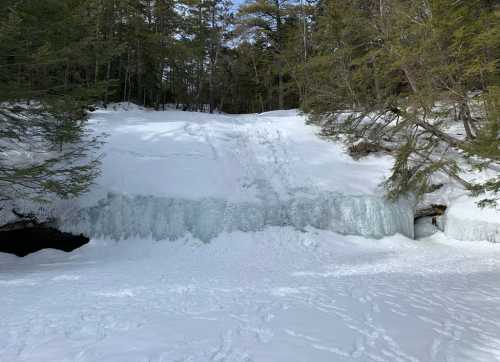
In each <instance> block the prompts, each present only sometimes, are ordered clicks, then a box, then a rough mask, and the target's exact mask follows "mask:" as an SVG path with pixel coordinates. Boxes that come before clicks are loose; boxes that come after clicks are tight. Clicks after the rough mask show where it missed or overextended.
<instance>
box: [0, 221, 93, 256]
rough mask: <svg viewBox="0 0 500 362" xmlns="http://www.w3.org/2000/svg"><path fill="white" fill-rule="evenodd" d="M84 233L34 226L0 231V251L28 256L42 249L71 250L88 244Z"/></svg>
mask: <svg viewBox="0 0 500 362" xmlns="http://www.w3.org/2000/svg"><path fill="white" fill-rule="evenodd" d="M89 241H90V239H89V238H87V237H86V236H83V235H73V234H70V233H63V232H61V231H59V230H57V229H55V228H53V227H46V226H41V225H39V226H34V227H28V228H14V229H13V230H6V231H0V252H3V253H9V254H14V255H17V256H26V255H28V254H31V253H34V252H36V251H39V250H42V249H57V250H62V251H65V252H70V251H73V250H75V249H78V248H79V247H81V246H83V245H85V244H87V243H88V242H89Z"/></svg>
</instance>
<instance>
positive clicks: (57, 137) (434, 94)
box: [0, 0, 500, 204]
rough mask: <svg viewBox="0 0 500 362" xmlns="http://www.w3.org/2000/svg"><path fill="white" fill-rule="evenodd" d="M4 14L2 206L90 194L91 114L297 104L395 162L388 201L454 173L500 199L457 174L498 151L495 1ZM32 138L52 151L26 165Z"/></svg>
mask: <svg viewBox="0 0 500 362" xmlns="http://www.w3.org/2000/svg"><path fill="white" fill-rule="evenodd" d="M0 9H1V11H2V14H5V15H4V16H3V17H2V19H1V22H0V102H1V107H0V116H1V117H2V127H1V129H0V137H1V145H0V151H2V153H1V154H2V156H1V158H0V178H1V181H0V182H1V186H0V195H1V197H2V198H3V199H6V200H8V199H12V198H15V197H36V198H40V197H42V198H43V197H46V196H47V193H55V194H58V195H60V196H63V197H71V196H74V195H77V194H79V193H81V192H82V191H84V190H85V189H86V188H87V187H88V186H89V185H90V183H91V182H92V180H93V179H94V177H95V176H96V174H97V173H98V172H99V170H98V160H93V161H91V162H89V163H82V162H77V160H82V159H83V158H85V155H86V154H87V153H88V152H89V150H91V149H93V148H95V147H98V145H99V143H100V140H99V139H97V138H92V137H90V136H89V135H87V134H86V132H85V118H86V114H87V111H88V110H92V109H94V108H95V107H99V106H103V107H106V106H107V104H109V103H113V102H133V103H136V104H139V105H143V106H146V107H151V108H154V109H157V110H159V109H165V107H175V108H176V109H181V110H185V111H202V112H210V113H212V112H224V113H231V114H240V113H256V112H265V111H270V110H276V109H291V108H300V109H302V110H303V111H304V112H306V113H307V114H308V115H309V122H312V123H316V124H319V125H321V126H322V127H323V134H324V136H327V137H334V138H342V140H344V141H345V142H346V143H347V144H348V145H350V146H351V149H352V150H358V151H359V152H361V154H362V153H363V152H364V151H367V150H368V152H371V151H373V150H375V151H383V152H389V153H391V154H393V155H395V157H396V162H395V165H394V168H393V173H392V176H391V177H390V178H389V179H388V180H387V185H386V186H387V190H388V194H389V196H393V197H397V196H399V195H401V194H404V193H407V192H409V191H411V192H416V193H417V194H421V193H425V192H427V191H429V190H432V189H435V188H436V187H439V185H436V184H435V183H433V182H431V181H430V177H431V176H432V175H433V174H434V173H436V172H444V173H446V174H448V175H449V176H451V177H453V178H454V179H456V180H457V181H458V182H460V183H461V184H462V185H463V186H464V187H465V188H466V189H468V190H470V191H471V192H474V193H484V192H489V194H488V195H489V196H488V198H486V199H485V200H484V203H485V204H491V203H494V202H495V200H496V196H494V195H495V192H497V191H498V190H499V188H500V180H499V178H498V177H492V178H490V179H488V180H487V181H485V182H481V183H470V182H468V181H466V180H463V179H461V177H460V175H459V174H460V170H461V168H462V167H463V163H462V162H461V160H465V161H464V162H466V163H467V164H468V165H469V166H470V167H474V168H478V169H482V168H485V167H486V168H487V167H496V166H491V165H492V164H494V163H498V161H499V159H500V150H499V142H500V141H499V129H500V128H499V127H500V125H499V122H500V121H499V117H500V108H499V107H500V71H499V69H500V64H499V59H500V55H499V52H500V25H499V24H500V8H499V4H498V2H497V1H495V0H467V1H460V0H459V1H455V0H422V1H410V0H353V1H340V0H339V1H336V0H326V1H323V0H317V1H313V0H301V1H291V0H249V1H246V2H244V3H242V4H233V3H231V2H230V1H228V0H175V1H174V0H156V1H153V0H109V1H108V0H106V1H105V0H68V1H59V0H46V1H36V0H22V1H21V0H11V1H8V0H4V1H2V2H1V4H0ZM23 104H24V106H22V105H23ZM346 112H349V113H348V116H346V114H347V113H346ZM449 119H453V120H454V121H456V122H457V123H458V124H460V129H461V131H460V132H458V134H453V132H449V130H447V129H445V128H446V122H445V121H446V120H449ZM26 144H29V145H30V147H31V148H32V149H35V150H39V151H40V152H43V150H47V147H49V148H50V149H51V150H52V151H54V152H52V153H50V155H47V156H46V157H43V158H42V159H41V161H40V160H38V161H37V162H28V161H27V160H25V161H26V162H18V161H19V160H17V161H16V162H13V158H12V157H11V156H12V155H13V154H17V155H18V156H19V157H20V159H22V155H20V154H19V152H18V153H16V152H17V151H19V150H17V148H19V147H21V148H22V147H24V146H21V145H26ZM359 152H358V153H359ZM5 155H10V156H9V157H6V156H5ZM14 163H15V165H14ZM469 166H467V167H469ZM497 170H498V169H497ZM491 192H493V196H491V195H492V194H491Z"/></svg>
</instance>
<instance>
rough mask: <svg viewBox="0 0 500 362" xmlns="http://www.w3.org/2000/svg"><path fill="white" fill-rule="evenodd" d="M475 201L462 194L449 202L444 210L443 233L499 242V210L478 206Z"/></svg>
mask: <svg viewBox="0 0 500 362" xmlns="http://www.w3.org/2000/svg"><path fill="white" fill-rule="evenodd" d="M477 201H478V200H476V199H474V198H471V197H468V196H463V197H460V198H459V199H457V200H455V201H454V202H452V203H451V205H450V207H449V208H448V210H447V212H446V218H445V227H444V231H445V234H446V235H447V236H449V237H450V238H453V239H457V240H464V241H490V242H494V243H500V211H499V210H496V209H493V208H488V207H485V208H480V207H478V206H477V204H476V202H477Z"/></svg>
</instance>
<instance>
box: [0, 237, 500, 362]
mask: <svg viewBox="0 0 500 362" xmlns="http://www.w3.org/2000/svg"><path fill="white" fill-rule="evenodd" d="M472 245H474V246H472ZM499 257H500V249H498V248H497V247H495V244H491V243H474V244H470V243H458V242H456V241H455V242H454V241H450V240H448V239H447V238H446V237H445V236H444V235H443V234H438V235H436V236H434V237H433V238H431V239H427V240H425V241H413V240H410V239H407V238H405V237H403V236H399V235H396V236H393V237H389V238H383V239H380V240H378V241H375V240H369V239H364V238H361V237H355V236H342V235H339V234H335V233H333V232H331V231H324V230H318V229H313V228H307V229H306V230H303V231H299V230H296V229H294V228H290V227H274V228H266V229H264V230H263V231H259V232H240V231H235V232H232V233H222V234H220V235H219V236H217V237H216V238H214V239H213V240H212V241H211V242H210V243H202V242H200V241H198V240H197V239H193V238H192V237H186V238H183V239H180V240H177V241H175V242H169V241H160V242H154V241H151V240H127V241H121V242H115V241H109V240H93V241H92V242H91V244H89V245H87V246H84V247H83V248H81V249H78V250H77V251H75V252H73V253H71V254H64V253H61V252H57V251H49V250H46V251H42V252H39V253H36V254H33V255H31V256H28V257H26V258H24V259H16V258H13V257H11V256H8V255H0V302H1V305H2V308H1V309H0V361H9V362H11V361H37V362H38V361H200V362H201V361H273V362H280V361H286V362H289V361H318V362H321V361H328V362H331V361H352V360H357V361H426V362H427V361H488V362H491V361H499V360H500V338H499V336H498V330H499V328H500V313H499V310H500V299H499V297H498V295H499V294H500V286H499V284H498V280H499V279H498V278H499V277H500V266H499V263H498V260H499Z"/></svg>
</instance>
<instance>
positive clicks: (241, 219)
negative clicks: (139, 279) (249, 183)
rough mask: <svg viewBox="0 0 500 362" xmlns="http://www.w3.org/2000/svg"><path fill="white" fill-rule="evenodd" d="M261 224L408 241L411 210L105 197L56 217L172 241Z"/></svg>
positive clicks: (330, 197)
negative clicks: (395, 236) (403, 237)
mask: <svg viewBox="0 0 500 362" xmlns="http://www.w3.org/2000/svg"><path fill="white" fill-rule="evenodd" d="M266 226H294V227H296V228H299V229H301V228H304V227H306V226H312V227H316V228H318V229H327V230H332V231H335V232H338V233H342V234H355V235H362V236H366V237H374V238H380V237H383V236H386V235H392V234H395V233H401V234H404V235H406V236H408V237H413V207H412V205H411V203H410V202H409V201H406V200H400V201H398V202H396V203H391V202H389V201H387V200H385V199H383V198H381V197H375V196H346V195H342V194H338V193H322V194H320V195H319V196H316V197H314V198H311V197H299V198H291V199H288V200H285V201H282V202H280V201H278V200H273V201H268V202H265V201H263V202H238V203H232V202H229V201H226V200H223V199H217V198H202V199H199V200H188V199H179V198H169V197H154V196H140V195H138V196H127V195H123V194H111V193H110V194H108V195H107V197H106V198H105V199H102V200H101V201H100V202H99V203H97V204H96V205H95V206H92V207H85V208H82V209H79V210H75V211H73V212H69V213H67V214H66V215H65V216H64V217H62V218H61V219H60V227H61V228H62V229H63V230H64V231H68V232H73V233H84V234H86V235H88V236H90V237H107V238H112V239H127V238H133V237H142V238H146V237H152V238H154V239H156V240H160V239H177V238H179V237H182V236H183V235H185V234H187V233H190V234H192V235H193V236H195V237H197V238H199V239H201V240H203V241H209V240H210V239H211V238H213V237H215V236H217V235H218V234H219V233H221V232H223V231H235V230H240V231H257V230H261V229H263V228H265V227H266Z"/></svg>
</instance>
